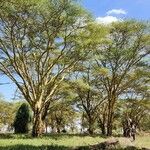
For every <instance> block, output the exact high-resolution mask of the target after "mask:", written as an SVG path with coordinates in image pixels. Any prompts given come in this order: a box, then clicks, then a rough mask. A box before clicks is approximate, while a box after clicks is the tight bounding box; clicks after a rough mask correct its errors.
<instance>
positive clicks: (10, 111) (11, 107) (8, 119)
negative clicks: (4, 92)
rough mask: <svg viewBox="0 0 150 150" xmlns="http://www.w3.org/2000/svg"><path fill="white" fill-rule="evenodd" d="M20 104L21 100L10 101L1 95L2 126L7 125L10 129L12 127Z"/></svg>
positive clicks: (0, 116)
mask: <svg viewBox="0 0 150 150" xmlns="http://www.w3.org/2000/svg"><path fill="white" fill-rule="evenodd" d="M19 105H20V102H10V101H7V100H5V99H4V98H1V97H0V127H3V126H4V125H7V126H8V128H9V129H11V128H12V124H13V122H14V118H15V115H16V111H17V109H18V107H19Z"/></svg>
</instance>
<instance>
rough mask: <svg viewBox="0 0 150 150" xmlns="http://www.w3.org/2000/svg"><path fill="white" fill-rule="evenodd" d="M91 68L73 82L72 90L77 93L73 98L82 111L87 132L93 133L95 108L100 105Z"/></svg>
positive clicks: (95, 117) (95, 115)
mask: <svg viewBox="0 0 150 150" xmlns="http://www.w3.org/2000/svg"><path fill="white" fill-rule="evenodd" d="M90 69H91V68H90V67H89V68H88V69H87V70H88V71H87V72H84V73H83V74H82V76H80V78H79V79H78V80H76V81H75V82H74V85H73V87H74V91H75V92H76V93H77V97H76V98H75V101H76V106H77V108H78V109H79V110H80V113H83V116H82V117H83V120H84V122H86V126H87V127H88V133H89V134H94V130H95V123H96V119H97V109H98V107H99V105H101V103H102V101H101V99H102V98H101V97H100V94H99V91H97V89H96V88H95V82H94V79H93V78H92V76H91V70H90Z"/></svg>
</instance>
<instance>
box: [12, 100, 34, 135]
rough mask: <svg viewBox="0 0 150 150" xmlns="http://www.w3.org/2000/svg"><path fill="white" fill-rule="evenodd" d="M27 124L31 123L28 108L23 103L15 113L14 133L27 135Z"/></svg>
mask: <svg viewBox="0 0 150 150" xmlns="http://www.w3.org/2000/svg"><path fill="white" fill-rule="evenodd" d="M29 122H31V115H30V110H29V106H28V105H27V104H26V103H23V104H22V105H21V106H20V108H19V109H18V111H17V113H16V117H15V121H14V124H13V126H14V128H15V133H28V131H29Z"/></svg>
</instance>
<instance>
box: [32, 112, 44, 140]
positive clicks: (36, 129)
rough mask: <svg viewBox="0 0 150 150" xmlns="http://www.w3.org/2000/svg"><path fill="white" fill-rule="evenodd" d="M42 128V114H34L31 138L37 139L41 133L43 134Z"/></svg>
mask: <svg viewBox="0 0 150 150" xmlns="http://www.w3.org/2000/svg"><path fill="white" fill-rule="evenodd" d="M44 126H45V120H44V119H43V118H42V113H39V112H38V113H37V112H36V113H35V114H34V120H33V129H32V136H33V137H39V136H40V135H41V134H42V133H44V129H45V127H44Z"/></svg>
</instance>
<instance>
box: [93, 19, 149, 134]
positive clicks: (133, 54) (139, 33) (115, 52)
mask: <svg viewBox="0 0 150 150" xmlns="http://www.w3.org/2000/svg"><path fill="white" fill-rule="evenodd" d="M148 29H149V27H148V25H147V24H144V23H141V22H137V21H123V22H118V23H114V24H112V25H111V26H110V32H109V35H108V36H107V39H108V41H107V42H106V43H104V44H102V45H101V46H100V47H99V48H98V49H96V51H95V54H96V59H95V66H94V68H95V70H96V71H95V72H97V75H96V74H95V78H96V80H97V86H99V88H100V89H103V90H104V89H105V90H104V91H105V92H104V94H106V96H107V99H108V109H107V112H108V113H107V114H108V115H107V135H112V129H113V119H114V111H115V105H116V101H117V99H118V97H119V96H120V95H121V94H123V92H124V91H125V90H126V89H127V88H129V87H130V85H131V84H132V82H131V80H128V79H127V77H128V76H129V75H130V73H132V71H134V70H136V69H138V64H139V63H141V62H142V63H144V62H145V58H146V57H147V56H148V55H149V54H150V49H149V46H150V42H149V41H150V34H149V30H148ZM98 81H99V82H98ZM132 81H133V80H132Z"/></svg>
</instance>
